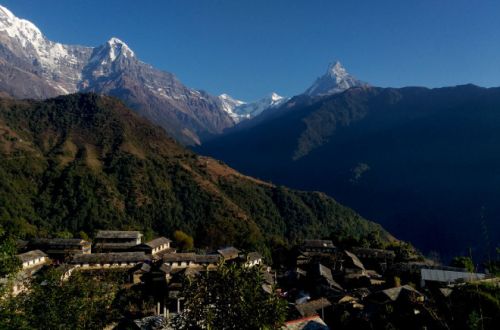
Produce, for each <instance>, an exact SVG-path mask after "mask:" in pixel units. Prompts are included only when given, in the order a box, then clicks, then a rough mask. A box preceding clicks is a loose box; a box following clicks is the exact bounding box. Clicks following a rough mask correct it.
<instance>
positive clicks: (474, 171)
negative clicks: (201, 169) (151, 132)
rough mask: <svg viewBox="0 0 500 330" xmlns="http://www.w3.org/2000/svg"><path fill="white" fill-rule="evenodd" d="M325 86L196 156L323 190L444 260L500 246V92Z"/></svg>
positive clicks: (467, 87)
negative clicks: (339, 89)
mask: <svg viewBox="0 0 500 330" xmlns="http://www.w3.org/2000/svg"><path fill="white" fill-rule="evenodd" d="M324 79H325V77H323V78H320V79H318V82H321V83H319V84H316V85H317V88H311V89H309V90H308V92H307V93H306V94H303V95H300V96H296V97H293V98H291V99H290V100H289V101H287V102H286V103H284V104H283V105H282V106H280V107H278V108H277V109H275V110H273V111H269V112H267V113H266V114H264V115H262V116H260V117H257V118H256V119H254V120H252V121H249V122H246V123H243V124H242V125H239V126H237V127H236V129H233V130H232V131H231V132H230V133H229V134H227V135H223V136H221V137H219V138H217V139H215V140H214V141H211V142H209V143H207V144H206V145H204V146H202V147H201V148H197V149H196V150H197V151H198V152H200V153H202V154H207V155H211V156H213V157H216V158H218V159H222V160H224V161H225V162H227V163H228V164H229V165H230V166H233V167H234V168H236V169H238V170H240V171H242V172H243V173H247V174H250V175H253V176H255V177H258V178H261V179H264V180H270V181H272V182H274V183H276V184H284V185H288V186H291V187H294V188H299V189H306V190H319V191H324V192H326V193H328V194H329V195H330V196H334V197H335V198H336V199H337V200H338V201H340V202H341V203H343V204H346V205H348V206H350V207H353V208H354V209H355V210H357V211H358V212H360V213H361V214H362V215H364V216H366V217H369V218H370V219H374V220H375V221H378V222H380V223H381V224H382V225H383V226H385V227H386V228H387V229H388V230H390V231H391V232H393V233H394V234H395V235H397V236H398V237H401V238H402V239H405V240H408V241H411V242H413V243H414V244H415V245H416V246H417V247H419V248H421V249H422V250H424V251H425V252H430V251H437V252H439V253H440V254H441V256H442V257H443V258H449V257H451V256H453V255H456V254H467V253H468V252H467V250H466V249H467V248H469V247H470V248H472V250H473V252H474V253H475V255H478V254H480V255H481V257H484V256H485V254H486V251H489V250H491V249H493V248H495V247H496V246H499V243H500V221H499V220H498V219H500V207H499V205H500V204H499V203H498V197H499V196H500V152H499V151H500V88H489V89H488V88H480V87H477V86H473V85H465V86H457V87H449V88H438V89H427V88H416V87H415V88H413V87H411V88H376V87H369V86H367V85H365V84H361V85H360V87H352V88H350V89H348V90H347V91H344V92H342V93H338V94H335V95H324V91H325V89H324V88H322V87H321V85H322V83H323V82H324V81H325V80H324ZM334 88H335V87H334ZM326 90H328V89H326ZM314 91H317V92H319V91H321V93H320V94H321V95H324V96H317V95H313V96H309V95H307V94H311V93H312V94H315V93H314ZM326 94H328V93H326Z"/></svg>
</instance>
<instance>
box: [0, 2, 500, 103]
mask: <svg viewBox="0 0 500 330" xmlns="http://www.w3.org/2000/svg"><path fill="white" fill-rule="evenodd" d="M0 3H1V4H2V5H4V6H6V7H7V8H9V9H10V10H11V11H12V12H14V14H15V15H17V16H19V17H23V18H27V19H29V20H31V21H33V22H34V23H35V24H36V25H38V27H39V28H40V29H41V30H42V31H43V32H44V33H45V34H46V35H47V36H48V37H49V38H50V39H52V40H54V41H59V42H64V43H70V44H82V45H89V46H96V45H99V44H102V43H104V42H105V41H106V40H107V39H109V38H110V37H111V36H116V37H118V38H120V39H122V40H124V41H125V42H126V43H127V44H128V45H129V46H130V47H131V48H132V49H133V50H134V51H135V53H136V54H137V55H138V57H139V58H140V59H142V60H143V61H144V62H147V63H150V64H152V65H154V66H156V67H158V68H160V69H163V70H166V71H169V72H173V73H174V74H176V75H177V76H178V77H179V78H180V80H181V81H182V82H184V83H185V84H186V85H188V86H190V87H194V88H198V89H204V90H206V91H208V92H210V93H213V94H220V93H222V92H228V93H230V94H231V95H233V96H235V97H237V98H241V99H244V100H253V99H257V98H260V97H261V96H263V95H264V94H267V93H269V92H271V91H276V92H278V93H280V94H282V95H287V96H291V95H294V94H298V93H300V92H302V91H303V90H305V89H306V88H307V87H308V86H309V85H310V84H311V83H312V81H313V80H314V79H315V78H316V77H317V76H319V75H320V74H322V73H323V72H324V71H325V70H326V67H327V65H328V63H329V62H331V61H332V60H334V59H339V60H340V61H341V62H342V63H343V64H344V65H345V66H346V68H347V69H348V71H350V72H351V73H352V74H354V75H355V76H357V77H358V78H360V79H362V80H365V81H367V82H369V83H371V84H373V85H377V86H393V87H400V86H408V85H412V86H415V85H419V86H429V87H434V86H447V85H457V84H464V83H474V84H477V85H481V86H500V1H479V0H478V1H472V0H415V1H405V0H395V1H384V0H378V1H375V0H366V1H356V0H352V1H351V0H349V1H346V0H343V1H327V0H324V1H322V0H303V1H302V0H276V1H274V0H212V1H210V0H197V1H195V0H171V1H169V0H165V1H159V0H158V1H152V0H141V1H139V0H0Z"/></svg>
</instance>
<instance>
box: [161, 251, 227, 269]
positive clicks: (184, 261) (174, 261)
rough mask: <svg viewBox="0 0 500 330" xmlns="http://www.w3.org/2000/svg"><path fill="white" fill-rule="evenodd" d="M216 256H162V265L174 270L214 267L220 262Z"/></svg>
mask: <svg viewBox="0 0 500 330" xmlns="http://www.w3.org/2000/svg"><path fill="white" fill-rule="evenodd" d="M220 258H221V257H220V256H219V255H217V254H196V253H169V254H165V255H164V256H163V264H165V265H167V266H170V267H171V268H172V269H175V268H188V267H198V266H204V267H210V266H213V267H215V266H216V265H217V263H218V262H219V260H220Z"/></svg>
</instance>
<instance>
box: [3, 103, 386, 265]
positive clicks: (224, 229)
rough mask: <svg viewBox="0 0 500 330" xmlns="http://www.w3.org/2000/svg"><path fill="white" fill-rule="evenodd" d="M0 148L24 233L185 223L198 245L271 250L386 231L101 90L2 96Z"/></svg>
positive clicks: (16, 224) (10, 222)
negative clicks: (203, 146)
mask: <svg viewBox="0 0 500 330" xmlns="http://www.w3.org/2000/svg"><path fill="white" fill-rule="evenodd" d="M0 155H1V157H0V224H1V225H3V226H4V228H5V229H6V230H8V231H9V232H10V233H12V234H13V235H16V236H18V237H24V238H30V237H33V236H35V235H36V236H64V237H69V236H70V235H72V236H73V237H84V236H85V235H88V236H90V237H92V236H93V235H94V234H95V232H96V231H97V230H99V229H135V230H142V231H143V232H144V233H145V234H146V235H147V236H155V235H165V236H172V235H173V233H174V231H176V230H180V231H182V232H184V233H185V234H186V235H188V236H191V237H192V238H193V239H194V241H196V243H197V245H198V246H199V247H200V248H207V247H208V248H215V247H219V246H223V245H235V244H236V245H238V246H239V247H241V248H244V249H255V250H259V251H261V252H263V253H264V254H266V255H269V254H270V253H269V246H268V242H269V241H270V240H271V238H272V237H276V238H279V239H281V240H283V241H284V243H285V244H288V243H293V242H296V241H299V240H301V239H304V238H327V237H331V236H333V237H336V238H339V239H346V238H350V237H354V238H356V239H357V240H363V238H366V237H369V235H372V237H379V238H380V240H381V241H385V240H387V237H388V234H387V233H386V232H385V231H384V230H383V229H382V228H381V227H380V226H378V225H376V224H374V223H371V222H368V221H366V220H364V219H363V218H362V217H360V216H359V215H358V214H356V213H355V212H353V211H352V210H350V209H348V208H346V207H343V206H341V205H340V204H338V203H337V202H335V201H334V200H333V199H331V198H329V197H327V196H326V195H324V194H320V193H307V192H300V191H294V190H291V189H287V188H284V187H275V186H272V185H269V184H266V183H263V182H259V181H257V180H255V179H252V178H248V177H245V176H243V175H241V174H239V173H237V172H236V171H234V170H232V169H230V168H228V167H227V166H225V165H224V164H221V163H219V162H217V161H215V160H213V159H207V158H204V157H200V156H197V155H195V154H193V153H192V152H191V151H189V150H187V149H185V148H183V147H182V146H180V145H178V144H177V143H176V142H174V141H173V140H172V139H170V138H169V137H167V136H166V135H165V133H164V131H163V130H162V129H161V128H159V127H156V126H153V125H151V124H150V123H149V122H147V121H146V120H144V119H142V118H140V117H138V116H137V115H135V114H134V113H133V112H131V111H130V110H128V109H127V108H126V107H125V106H124V105H123V104H122V103H120V102H119V101H117V100H115V99H112V98H109V97H101V96H97V95H95V94H74V95H68V96H63V97H58V98H55V99H51V100H46V101H14V100H0ZM207 164H208V165H207ZM80 232H83V233H85V235H83V234H80ZM365 241H367V242H368V241H370V240H365ZM188 243H189V242H188ZM190 245H191V244H187V247H186V248H190Z"/></svg>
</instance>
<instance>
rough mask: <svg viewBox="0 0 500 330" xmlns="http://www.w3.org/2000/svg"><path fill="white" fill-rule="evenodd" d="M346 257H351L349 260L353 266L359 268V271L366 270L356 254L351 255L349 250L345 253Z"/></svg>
mask: <svg viewBox="0 0 500 330" xmlns="http://www.w3.org/2000/svg"><path fill="white" fill-rule="evenodd" d="M344 252H345V254H346V256H348V257H349V259H350V260H351V261H352V263H353V265H354V266H356V267H358V268H359V269H362V270H364V269H365V266H364V265H363V263H362V262H361V260H359V258H358V257H357V256H356V255H355V254H354V253H351V252H349V251H347V250H345V251H344Z"/></svg>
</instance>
